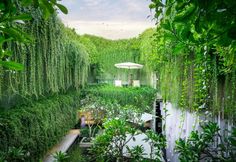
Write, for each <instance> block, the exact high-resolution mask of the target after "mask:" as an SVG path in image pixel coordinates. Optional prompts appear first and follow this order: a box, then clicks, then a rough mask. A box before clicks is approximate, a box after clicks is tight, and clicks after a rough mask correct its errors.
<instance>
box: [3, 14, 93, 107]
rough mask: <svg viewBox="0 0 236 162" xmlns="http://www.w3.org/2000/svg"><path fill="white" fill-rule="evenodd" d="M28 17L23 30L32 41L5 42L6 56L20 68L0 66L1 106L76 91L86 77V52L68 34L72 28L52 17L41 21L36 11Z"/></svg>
mask: <svg viewBox="0 0 236 162" xmlns="http://www.w3.org/2000/svg"><path fill="white" fill-rule="evenodd" d="M32 17H33V18H34V19H33V20H31V21H30V22H28V24H26V25H24V30H25V31H26V32H27V33H29V34H30V35H31V37H32V38H33V40H32V41H31V42H30V43H28V44H20V43H15V42H14V43H9V44H8V46H9V47H10V48H11V49H12V51H13V56H12V57H11V58H10V59H11V60H14V61H16V62H19V63H22V64H23V65H24V70H22V71H12V70H6V69H4V68H3V67H1V78H0V82H1V88H0V101H1V105H3V106H4V107H6V106H11V105H13V104H14V103H15V102H17V101H18V100H20V101H22V100H25V99H26V100H27V99H30V98H34V99H37V98H40V97H42V96H48V95H49V96H50V95H51V94H55V93H61V92H67V91H68V90H78V89H79V88H80V87H81V86H83V85H84V83H85V82H86V80H87V72H88V65H89V63H88V61H89V60H88V54H87V52H86V50H85V49H84V47H83V46H82V45H81V44H80V43H79V42H78V40H76V38H73V37H72V35H73V33H72V32H73V31H70V29H66V28H65V27H64V26H63V24H62V23H61V22H60V21H59V20H58V18H56V16H52V17H50V18H49V19H48V20H44V19H43V18H42V16H41V14H40V12H39V11H32ZM26 26H27V27H26ZM70 33H71V34H70ZM9 104H10V105H9Z"/></svg>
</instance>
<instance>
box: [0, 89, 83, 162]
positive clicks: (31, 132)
mask: <svg viewBox="0 0 236 162" xmlns="http://www.w3.org/2000/svg"><path fill="white" fill-rule="evenodd" d="M79 96H80V95H79V93H78V92H73V93H69V94H66V95H56V96H53V97H51V98H48V99H45V100H41V101H38V102H34V104H32V105H30V106H22V107H17V108H14V109H9V110H6V111H4V112H2V113H1V114H0V138H1V139H0V150H1V152H3V153H4V152H6V151H7V150H8V149H9V148H11V147H16V148H19V147H23V150H24V151H25V152H26V153H27V154H28V155H29V156H28V157H27V158H26V161H39V159H41V158H42V157H43V155H44V154H45V153H46V152H47V150H48V149H49V148H51V147H52V146H53V145H55V144H56V143H57V142H58V141H59V140H60V139H61V138H62V137H63V136H64V135H65V133H66V132H67V131H68V130H69V129H70V128H71V127H73V125H74V124H75V123H76V113H75V112H76V110H77V108H78V104H79Z"/></svg>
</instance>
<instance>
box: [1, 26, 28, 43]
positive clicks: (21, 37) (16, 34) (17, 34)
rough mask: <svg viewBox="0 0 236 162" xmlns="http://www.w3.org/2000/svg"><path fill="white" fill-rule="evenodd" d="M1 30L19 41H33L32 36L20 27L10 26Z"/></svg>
mask: <svg viewBox="0 0 236 162" xmlns="http://www.w3.org/2000/svg"><path fill="white" fill-rule="evenodd" d="M1 30H2V31H3V32H4V33H6V34H8V36H9V37H11V38H12V39H15V40H17V41H22V42H30V41H32V37H31V36H30V35H29V34H27V33H25V32H23V31H22V30H20V29H17V28H13V27H10V28H2V29H1Z"/></svg>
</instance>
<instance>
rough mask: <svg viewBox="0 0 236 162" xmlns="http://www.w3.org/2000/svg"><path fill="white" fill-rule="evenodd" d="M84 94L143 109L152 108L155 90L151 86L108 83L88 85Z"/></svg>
mask: <svg viewBox="0 0 236 162" xmlns="http://www.w3.org/2000/svg"><path fill="white" fill-rule="evenodd" d="M83 93H84V95H88V94H89V95H92V96H96V97H101V98H102V99H103V100H109V101H112V100H116V101H117V102H118V104H120V105H121V106H125V105H133V106H136V107H138V108H141V109H143V110H150V109H152V105H153V101H154V99H155V96H156V90H155V89H153V88H151V87H137V88H136V87H114V86H110V85H98V86H89V87H87V88H86V89H85V90H84V92H83Z"/></svg>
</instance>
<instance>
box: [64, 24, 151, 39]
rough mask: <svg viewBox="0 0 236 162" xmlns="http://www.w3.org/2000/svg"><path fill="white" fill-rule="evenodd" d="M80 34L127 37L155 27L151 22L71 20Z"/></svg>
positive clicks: (112, 37) (71, 25) (109, 37)
mask: <svg viewBox="0 0 236 162" xmlns="http://www.w3.org/2000/svg"><path fill="white" fill-rule="evenodd" d="M65 24H66V25H68V26H69V27H71V28H75V30H76V32H77V33H78V34H92V35H97V36H101V37H104V38H107V39H113V40H115V39H126V38H132V37H136V36H138V35H139V34H140V33H142V32H143V31H144V30H145V29H147V28H150V27H154V26H155V25H154V23H151V22H146V23H145V22H117V21H115V22H112V21H69V22H66V23H65Z"/></svg>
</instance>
